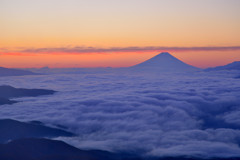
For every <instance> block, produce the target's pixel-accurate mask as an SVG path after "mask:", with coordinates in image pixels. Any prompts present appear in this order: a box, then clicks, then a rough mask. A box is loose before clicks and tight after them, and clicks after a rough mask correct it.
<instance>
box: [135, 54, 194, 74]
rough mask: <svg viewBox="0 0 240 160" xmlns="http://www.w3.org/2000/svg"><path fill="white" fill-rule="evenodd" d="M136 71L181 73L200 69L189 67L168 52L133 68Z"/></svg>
mask: <svg viewBox="0 0 240 160" xmlns="http://www.w3.org/2000/svg"><path fill="white" fill-rule="evenodd" d="M133 68H135V69H141V70H149V71H154V70H155V71H161V72H162V71H165V72H169V71H173V72H179V71H181V72H182V71H192V70H197V69H198V68H196V67H193V66H191V65H188V64H186V63H184V62H182V61H181V60H179V59H177V58H176V57H174V56H172V55H171V54H170V53H168V52H162V53H160V54H158V55H156V56H154V57H152V58H151V59H149V60H147V61H145V62H142V63H140V64H137V65H135V66H133Z"/></svg>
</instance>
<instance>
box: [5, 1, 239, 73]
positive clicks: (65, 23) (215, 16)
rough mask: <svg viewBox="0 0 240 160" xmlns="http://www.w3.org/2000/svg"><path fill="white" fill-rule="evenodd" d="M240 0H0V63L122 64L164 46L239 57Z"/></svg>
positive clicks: (203, 55)
mask: <svg viewBox="0 0 240 160" xmlns="http://www.w3.org/2000/svg"><path fill="white" fill-rule="evenodd" d="M239 19H240V1H239V0H181V1H179V0H168V1H164V0H85V1H83V0H34V1H33V0H0V24H1V25H0V35H1V36H0V66H4V67H10V68H31V67H44V66H49V67H54V68H55V67H56V68H59V67H126V66H131V65H135V64H137V63H140V62H142V61H144V60H146V59H148V58H151V57H152V56H154V55H156V54H158V53H160V52H162V51H168V52H170V53H171V54H173V55H174V56H176V57H177V58H179V59H181V60H183V61H184V62H186V63H188V64H191V65H194V66H197V67H201V68H206V67H213V66H217V65H224V64H227V63H230V62H233V61H239V60H240V38H239V37H240V30H239V28H240V21H239Z"/></svg>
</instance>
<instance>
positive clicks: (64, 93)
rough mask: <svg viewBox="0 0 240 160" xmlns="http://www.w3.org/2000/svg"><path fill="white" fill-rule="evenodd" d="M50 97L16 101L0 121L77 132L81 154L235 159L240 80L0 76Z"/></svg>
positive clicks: (1, 111) (201, 75)
mask: <svg viewBox="0 0 240 160" xmlns="http://www.w3.org/2000/svg"><path fill="white" fill-rule="evenodd" d="M3 84H4V85H11V86H13V87H17V88H20V87H22V88H44V89H53V90H56V91H58V92H57V93H56V94H54V95H49V96H41V97H29V98H18V99H16V100H18V101H21V102H19V103H16V104H13V105H3V106H0V118H1V119H3V118H11V119H16V120H20V121H30V120H39V121H42V122H44V123H46V124H48V125H56V124H59V125H63V126H66V127H67V129H68V130H70V131H72V132H74V133H77V134H78V136H77V137H73V138H64V137H60V138H58V139H61V140H64V141H66V142H67V143H69V144H72V145H74V146H76V147H79V148H81V149H102V150H109V151H114V152H133V153H138V154H141V155H147V156H181V155H185V156H186V155H188V156H198V157H239V156H240V79H237V78H234V75H232V74H228V73H226V74H225V73H215V72H195V73H190V74H186V73H185V74H180V73H178V74H167V73H162V74H160V73H158V74H147V73H142V74H140V73H123V72H121V73H114V72H112V73H110V72H109V73H92V74H87V73H76V74H51V75H39V76H25V77H1V78H0V85H3Z"/></svg>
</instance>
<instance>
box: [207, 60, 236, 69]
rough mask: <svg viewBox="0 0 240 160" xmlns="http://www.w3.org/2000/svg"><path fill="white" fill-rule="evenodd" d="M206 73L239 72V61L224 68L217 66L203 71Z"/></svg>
mask: <svg viewBox="0 0 240 160" xmlns="http://www.w3.org/2000/svg"><path fill="white" fill-rule="evenodd" d="M205 70H206V71H219V70H240V61H235V62H232V63H229V64H227V65H224V66H217V67H212V68H207V69H205Z"/></svg>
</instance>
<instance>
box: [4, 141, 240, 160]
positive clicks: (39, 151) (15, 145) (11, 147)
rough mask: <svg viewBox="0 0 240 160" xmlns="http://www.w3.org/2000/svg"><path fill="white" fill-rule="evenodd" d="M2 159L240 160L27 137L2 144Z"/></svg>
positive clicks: (237, 159) (236, 159)
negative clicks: (133, 152)
mask: <svg viewBox="0 0 240 160" xmlns="http://www.w3.org/2000/svg"><path fill="white" fill-rule="evenodd" d="M0 159H1V160H206V159H207V160H239V158H237V157H236V158H197V157H162V158H156V157H146V158H140V157H133V156H128V155H124V154H119V153H111V152H107V151H100V150H88V151H86V150H80V149H78V148H75V147H73V146H70V145H68V144H66V143H65V142H62V141H56V140H49V139H43V138H40V139H37V138H27V139H18V140H14V141H12V142H9V143H7V144H0Z"/></svg>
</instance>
